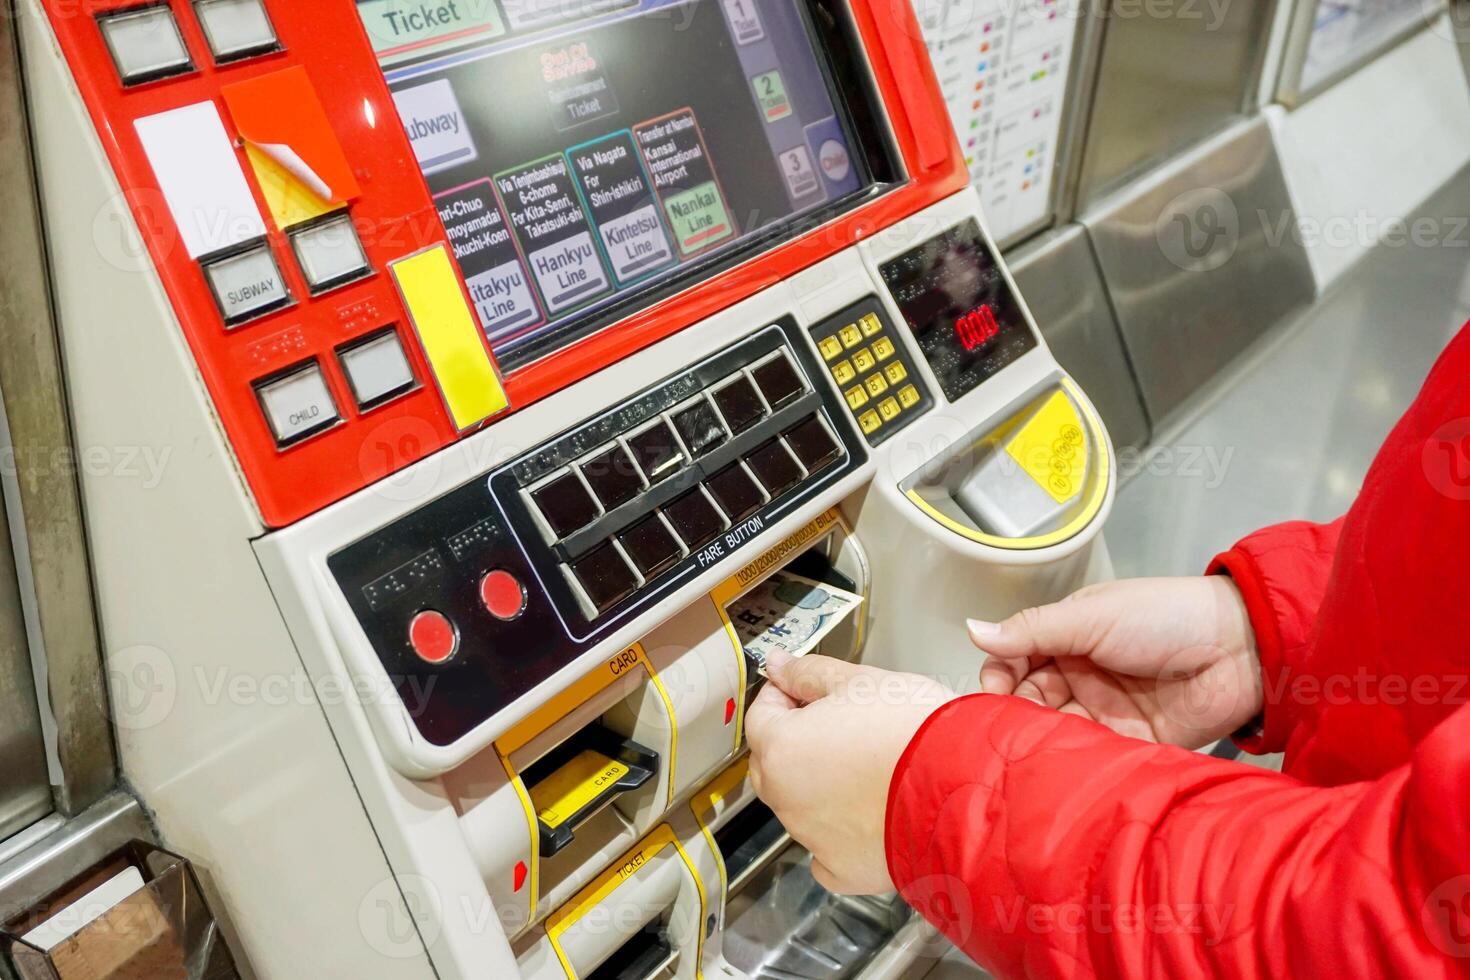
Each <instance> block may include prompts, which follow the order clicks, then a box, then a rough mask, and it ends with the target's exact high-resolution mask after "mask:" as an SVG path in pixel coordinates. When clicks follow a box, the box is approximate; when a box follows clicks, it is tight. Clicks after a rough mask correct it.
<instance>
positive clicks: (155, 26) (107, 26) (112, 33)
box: [97, 3, 194, 85]
mask: <svg viewBox="0 0 1470 980" xmlns="http://www.w3.org/2000/svg"><path fill="white" fill-rule="evenodd" d="M97 25H98V26H99V27H100V28H101V29H102V37H103V39H104V40H106V42H107V50H108V51H109V52H110V53H111V54H112V62H113V64H114V65H116V66H117V74H118V77H120V78H121V79H122V81H123V84H124V85H138V84H141V83H143V82H151V81H154V80H155V79H159V78H167V77H169V76H170V75H181V74H183V73H184V72H187V71H191V70H192V69H193V68H194V62H193V61H192V60H191V59H190V57H189V49H188V48H187V47H186V46H185V45H184V36H183V35H182V34H180V33H179V25H178V22H177V21H175V20H174V12H173V11H172V10H171V9H170V8H169V6H168V4H166V3H160V4H156V5H154V6H151V7H142V8H137V7H134V8H133V9H131V10H123V11H119V12H117V13H109V14H100V15H98V17H97Z"/></svg>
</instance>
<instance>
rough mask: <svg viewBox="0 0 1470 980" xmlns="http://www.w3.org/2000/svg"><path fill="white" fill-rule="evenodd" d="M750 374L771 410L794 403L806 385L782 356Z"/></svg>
mask: <svg viewBox="0 0 1470 980" xmlns="http://www.w3.org/2000/svg"><path fill="white" fill-rule="evenodd" d="M750 373H751V376H752V377H754V378H755V383H756V384H758V385H760V388H761V394H763V395H765V396H766V401H768V402H770V403H771V408H772V409H773V410H774V409H778V408H780V407H781V406H783V405H786V404H788V403H790V402H793V401H795V400H796V399H797V398H799V397H801V393H802V392H803V391H805V390H806V385H804V384H802V383H801V375H799V374H797V373H796V368H794V367H792V366H791V362H790V361H789V360H787V359H786V356H785V355H784V354H783V355H781V356H780V357H777V358H773V359H772V360H769V361H767V362H766V363H764V364H762V365H761V366H760V367H758V368H755V369H754V370H752V371H751V372H750Z"/></svg>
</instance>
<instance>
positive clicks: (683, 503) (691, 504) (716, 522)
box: [664, 487, 725, 548]
mask: <svg viewBox="0 0 1470 980" xmlns="http://www.w3.org/2000/svg"><path fill="white" fill-rule="evenodd" d="M664 516H665V517H667V518H668V519H669V523H670V524H672V525H674V530H675V531H678V532H679V537H681V538H683V539H684V543H685V544H686V545H688V546H689V547H690V548H698V547H699V546H700V545H702V544H704V543H705V542H706V541H708V540H710V539H711V538H713V537H714V536H715V535H716V534H719V533H720V532H721V531H723V530H724V529H725V521H724V519H723V518H721V517H720V512H719V511H717V510H715V505H714V504H712V503H710V502H709V498H708V497H706V496H705V495H704V491H703V490H701V489H699V488H698V487H695V488H694V489H693V490H691V491H689V492H688V493H686V494H684V496H682V497H677V498H675V499H674V501H673V502H672V503H670V504H668V505H667V506H666V507H664Z"/></svg>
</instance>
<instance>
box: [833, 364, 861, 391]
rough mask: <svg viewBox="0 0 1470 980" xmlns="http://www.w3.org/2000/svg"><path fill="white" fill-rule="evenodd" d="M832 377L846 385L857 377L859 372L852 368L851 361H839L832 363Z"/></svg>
mask: <svg viewBox="0 0 1470 980" xmlns="http://www.w3.org/2000/svg"><path fill="white" fill-rule="evenodd" d="M832 377H834V378H836V379H837V383H838V384H840V385H845V384H847V383H848V382H850V381H851V380H852V379H853V378H856V377H857V372H856V371H854V370H853V369H852V362H851V361H838V362H837V363H836V364H834V365H832Z"/></svg>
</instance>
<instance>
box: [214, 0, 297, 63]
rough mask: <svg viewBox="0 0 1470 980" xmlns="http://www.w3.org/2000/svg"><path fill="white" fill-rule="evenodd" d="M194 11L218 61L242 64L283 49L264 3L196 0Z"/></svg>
mask: <svg viewBox="0 0 1470 980" xmlns="http://www.w3.org/2000/svg"><path fill="white" fill-rule="evenodd" d="M194 11H195V13H197V14H198V15H199V23H200V24H201V25H202V26H203V27H204V36H205V37H206V38H207V39H208V40H209V50H210V51H211V52H212V53H213V54H214V60H215V61H217V62H228V61H238V60H239V59H241V58H249V57H250V56H251V55H257V54H265V53H266V52H268V51H274V50H276V49H277V48H279V47H280V44H279V43H278V42H277V41H276V29H275V27H273V26H272V25H271V19H270V15H268V14H267V13H266V12H265V3H264V2H263V0H194Z"/></svg>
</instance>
